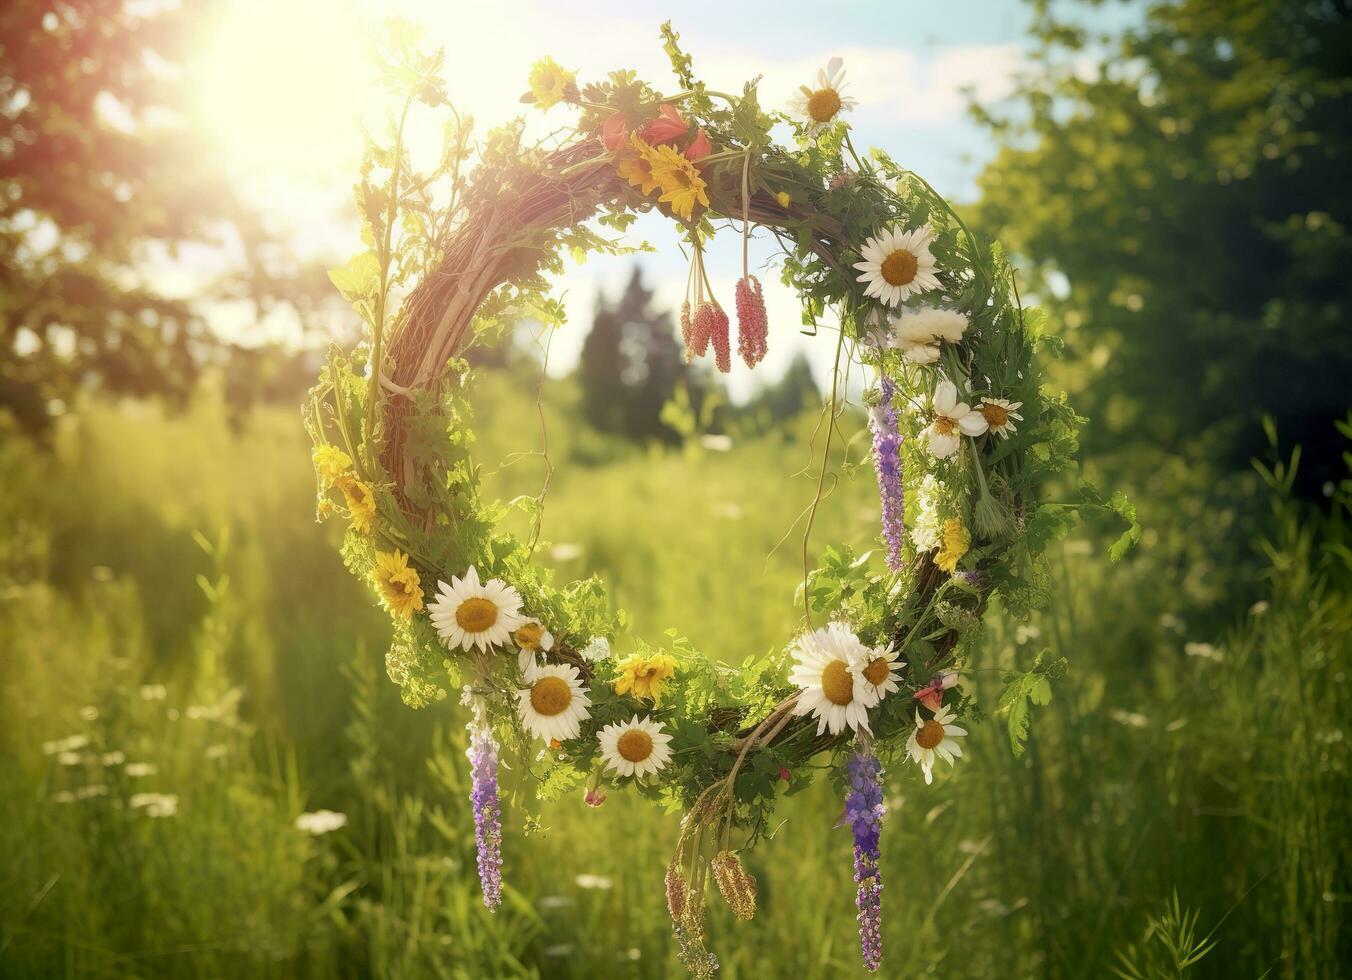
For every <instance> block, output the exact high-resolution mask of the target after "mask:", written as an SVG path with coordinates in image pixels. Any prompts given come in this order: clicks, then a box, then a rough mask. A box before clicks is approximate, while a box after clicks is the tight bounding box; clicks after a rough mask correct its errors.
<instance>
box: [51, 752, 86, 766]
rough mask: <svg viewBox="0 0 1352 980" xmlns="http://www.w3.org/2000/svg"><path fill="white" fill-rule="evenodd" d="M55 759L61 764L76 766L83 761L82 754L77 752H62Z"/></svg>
mask: <svg viewBox="0 0 1352 980" xmlns="http://www.w3.org/2000/svg"><path fill="white" fill-rule="evenodd" d="M56 761H57V762H59V763H61V765H63V766H78V765H79V764H80V763H81V762H83V761H84V756H82V755H81V754H80V753H79V752H62V753H60V754H59V755H58V756H57V757H56Z"/></svg>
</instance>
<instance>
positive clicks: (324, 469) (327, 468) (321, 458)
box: [312, 443, 352, 487]
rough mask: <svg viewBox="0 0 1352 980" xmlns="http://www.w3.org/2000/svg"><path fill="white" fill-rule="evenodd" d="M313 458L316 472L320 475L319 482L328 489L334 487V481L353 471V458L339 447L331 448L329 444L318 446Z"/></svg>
mask: <svg viewBox="0 0 1352 980" xmlns="http://www.w3.org/2000/svg"><path fill="white" fill-rule="evenodd" d="M312 458H313V459H314V462H315V472H316V473H318V474H319V482H320V483H321V484H322V485H323V486H326V487H331V486H333V484H334V481H336V480H337V479H338V478H339V477H340V476H342V475H343V474H344V473H346V472H347V471H348V470H350V469H352V457H351V456H349V455H348V454H347V453H345V452H343V451H342V450H341V449H339V448H338V447H337V446H330V445H328V444H327V443H325V444H324V445H322V446H316V447H315V451H314V455H313V457H312Z"/></svg>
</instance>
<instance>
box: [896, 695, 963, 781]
mask: <svg viewBox="0 0 1352 980" xmlns="http://www.w3.org/2000/svg"><path fill="white" fill-rule="evenodd" d="M956 718H957V716H956V715H954V714H953V712H952V711H950V710H949V709H948V708H945V707H940V708H939V710H938V711H936V712H934V717H933V718H930V719H929V720H928V721H926V720H923V719H922V718H921V717H920V710H919V709H916V712H915V729H914V730H913V731H912V732H911V737H910V738H909V739H907V741H906V754H907V755H908V756H910V758H911V761H913V762H917V763H919V764H920V769H921V771H922V772H924V774H925V784H926V785H929V784H930V783H932V782H934V760H935V759H943V760H944V761H945V762H947V763H948V764H949V765H950V766H951V765H952V764H953V760H954V759H957V758H960V757H961V756H962V745H961V744H960V743H959V742H958V739H960V738H962V737H963V736H965V735H966V734H967V729H965V728H959V727H958V726H957V725H955V724H953V722H954V721H955V720H956Z"/></svg>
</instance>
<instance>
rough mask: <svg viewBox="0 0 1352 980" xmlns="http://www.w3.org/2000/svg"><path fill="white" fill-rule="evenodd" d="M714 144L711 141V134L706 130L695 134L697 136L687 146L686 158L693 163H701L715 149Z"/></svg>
mask: <svg viewBox="0 0 1352 980" xmlns="http://www.w3.org/2000/svg"><path fill="white" fill-rule="evenodd" d="M713 148H714V147H713V144H712V143H710V142H709V136H708V134H707V133H705V132H704V130H702V129H701V130H700V131H699V132H697V133H696V134H695V138H694V139H693V140H691V141H690V145H689V146H687V147H686V148H685V158H686V159H687V160H689V161H690V162H691V163H699V161H701V160H703V159H704V158H705V157H707V156H708V155H709V154H710V153H711V152H712V151H713Z"/></svg>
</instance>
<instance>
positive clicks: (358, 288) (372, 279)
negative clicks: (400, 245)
mask: <svg viewBox="0 0 1352 980" xmlns="http://www.w3.org/2000/svg"><path fill="white" fill-rule="evenodd" d="M329 282H331V283H333V285H334V286H336V287H337V289H338V292H340V293H342V294H343V299H345V300H347V301H348V302H349V303H353V304H356V303H358V302H360V301H361V300H365V299H369V298H370V297H372V296H374V295H375V293H376V290H377V289H379V288H380V262H379V260H378V259H377V258H376V253H375V252H361V253H359V254H357V255H354V256H352V258H350V259H348V261H347V265H344V266H342V267H341V268H337V269H330V270H329Z"/></svg>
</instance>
